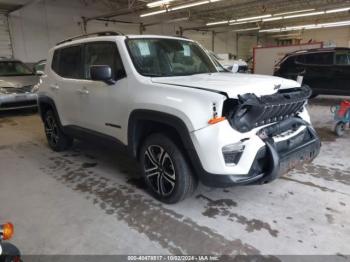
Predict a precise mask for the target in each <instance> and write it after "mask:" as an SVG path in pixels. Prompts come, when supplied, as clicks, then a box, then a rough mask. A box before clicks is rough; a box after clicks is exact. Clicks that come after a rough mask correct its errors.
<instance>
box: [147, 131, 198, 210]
mask: <svg viewBox="0 0 350 262" xmlns="http://www.w3.org/2000/svg"><path fill="white" fill-rule="evenodd" d="M140 162H141V167H142V174H143V178H144V180H145V182H146V184H147V186H148V189H149V191H150V192H151V194H152V195H153V196H154V197H155V198H156V199H158V200H160V201H162V202H164V203H167V204H174V203H177V202H180V201H181V200H183V199H185V198H186V197H187V196H189V195H190V194H192V193H193V192H194V190H195V188H196V186H197V180H196V178H195V177H194V176H193V174H192V171H191V169H190V167H189V165H188V163H187V161H186V159H185V157H184V155H183V153H182V152H181V150H180V149H179V147H178V146H177V145H176V144H175V143H174V142H173V141H172V140H171V139H169V138H168V137H167V136H165V135H163V134H153V135H151V136H149V137H148V138H146V141H145V142H144V144H143V146H142V148H141V151H140Z"/></svg>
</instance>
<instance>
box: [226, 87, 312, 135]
mask: <svg viewBox="0 0 350 262" xmlns="http://www.w3.org/2000/svg"><path fill="white" fill-rule="evenodd" d="M310 95H311V90H310V88H308V87H307V86H303V87H301V88H294V89H287V90H280V91H279V92H277V93H276V94H273V95H268V96H262V97H257V96H256V95H255V94H245V95H242V96H239V99H238V104H237V105H236V106H235V109H234V111H231V112H232V113H231V114H229V115H228V116H226V117H227V118H228V120H229V122H230V124H231V126H232V127H233V128H235V129H236V130H238V131H240V132H248V131H250V130H252V129H253V128H256V127H259V126H263V125H266V124H270V123H275V122H279V121H282V120H285V119H288V118H290V117H294V116H296V115H297V114H298V113H299V112H301V111H302V110H303V106H304V104H305V102H306V101H307V99H308V98H309V97H310Z"/></svg>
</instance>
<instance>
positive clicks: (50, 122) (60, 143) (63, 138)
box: [44, 110, 73, 152]
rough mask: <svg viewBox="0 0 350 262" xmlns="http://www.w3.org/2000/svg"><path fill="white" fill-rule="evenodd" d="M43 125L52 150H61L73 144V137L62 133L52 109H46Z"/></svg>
mask: <svg viewBox="0 0 350 262" xmlns="http://www.w3.org/2000/svg"><path fill="white" fill-rule="evenodd" d="M44 127H45V134H46V138H47V142H48V143H49V146H50V147H51V149H52V150H54V151H56V152H61V151H64V150H66V149H68V148H69V147H71V146H72V144H73V138H71V137H69V136H67V135H66V134H64V133H63V131H62V129H61V127H60V124H59V121H58V119H57V117H56V116H55V114H54V112H53V111H52V110H48V111H47V112H46V113H45V117H44Z"/></svg>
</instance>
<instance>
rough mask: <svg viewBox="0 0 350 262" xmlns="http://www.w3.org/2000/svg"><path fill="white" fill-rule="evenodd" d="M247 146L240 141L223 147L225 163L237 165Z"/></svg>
mask: <svg viewBox="0 0 350 262" xmlns="http://www.w3.org/2000/svg"><path fill="white" fill-rule="evenodd" d="M244 148H245V146H244V145H243V144H242V143H241V142H239V143H235V144H230V145H227V146H224V147H223V148H222V154H223V156H224V160H225V164H226V165H228V166H235V165H237V164H238V162H239V160H240V159H241V156H242V154H243V151H244Z"/></svg>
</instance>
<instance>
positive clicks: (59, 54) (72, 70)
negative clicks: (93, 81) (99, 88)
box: [52, 45, 84, 79]
mask: <svg viewBox="0 0 350 262" xmlns="http://www.w3.org/2000/svg"><path fill="white" fill-rule="evenodd" d="M82 62H83V61H82V47H81V46H80V45H79V46H70V47H66V48H62V49H59V50H56V51H55V53H54V56H53V60H52V69H53V70H54V71H55V72H56V73H57V74H58V75H59V76H61V77H65V78H73V79H83V78H84V70H83V63H82Z"/></svg>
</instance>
